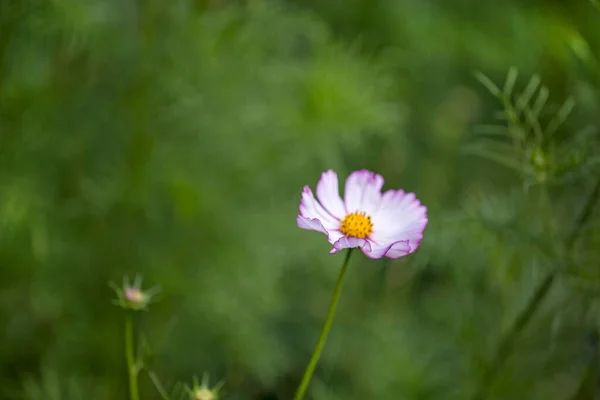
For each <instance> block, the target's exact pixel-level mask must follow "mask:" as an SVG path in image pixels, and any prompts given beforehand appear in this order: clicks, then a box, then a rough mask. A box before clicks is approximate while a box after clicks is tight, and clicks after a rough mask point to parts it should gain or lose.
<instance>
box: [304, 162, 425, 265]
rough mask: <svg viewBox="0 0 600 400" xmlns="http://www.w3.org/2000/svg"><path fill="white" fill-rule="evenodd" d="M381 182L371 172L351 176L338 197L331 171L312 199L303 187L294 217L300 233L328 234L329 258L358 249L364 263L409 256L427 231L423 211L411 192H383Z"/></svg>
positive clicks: (318, 185) (318, 186)
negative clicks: (303, 231) (303, 230)
mask: <svg viewBox="0 0 600 400" xmlns="http://www.w3.org/2000/svg"><path fill="white" fill-rule="evenodd" d="M382 187H383V177H381V175H378V174H375V173H373V172H371V171H367V170H360V171H355V172H353V173H351V174H350V176H348V179H346V186H345V190H344V199H343V200H342V198H341V197H340V194H339V187H338V177H337V174H336V173H335V172H334V171H331V170H329V171H327V172H324V173H323V174H322V175H321V180H319V182H318V183H317V198H318V201H317V198H315V196H314V195H313V192H312V190H311V189H310V187H308V186H305V187H304V191H303V192H302V200H301V201H300V215H298V216H297V217H296V222H297V223H298V226H299V227H300V228H302V229H309V230H314V231H317V232H322V233H324V234H326V235H327V239H328V241H329V243H331V244H332V245H333V249H331V251H330V253H332V254H333V253H337V252H338V251H340V250H342V249H345V248H353V247H360V249H361V250H362V252H363V253H364V254H365V255H366V256H367V257H369V258H381V257H384V256H385V257H389V258H400V257H402V256H405V255H407V254H410V253H412V252H414V251H415V250H416V249H417V247H419V243H420V242H421V239H422V238H423V231H424V230H425V227H426V226H427V208H426V207H425V206H423V205H422V204H421V202H420V201H419V200H418V199H417V198H416V196H415V194H414V193H405V192H404V191H403V190H388V191H387V192H384V193H382V192H381V188H382Z"/></svg>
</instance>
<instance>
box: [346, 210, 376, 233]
mask: <svg viewBox="0 0 600 400" xmlns="http://www.w3.org/2000/svg"><path fill="white" fill-rule="evenodd" d="M340 232H342V233H343V234H344V235H345V236H351V237H355V238H359V239H364V238H366V237H367V236H369V235H370V234H371V232H373V223H372V222H371V217H367V216H366V215H365V214H364V213H359V212H353V213H350V214H348V215H346V218H344V219H343V220H342V226H341V227H340Z"/></svg>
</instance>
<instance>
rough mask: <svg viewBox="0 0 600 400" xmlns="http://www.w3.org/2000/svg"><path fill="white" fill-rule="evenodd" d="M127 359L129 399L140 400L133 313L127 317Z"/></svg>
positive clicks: (129, 313)
mask: <svg viewBox="0 0 600 400" xmlns="http://www.w3.org/2000/svg"><path fill="white" fill-rule="evenodd" d="M125 357H126V359H127V373H128V374H129V399H130V400H139V399H140V393H139V390H138V371H137V365H136V362H135V350H134V340H133V315H132V313H131V312H128V313H127V316H126V317H125Z"/></svg>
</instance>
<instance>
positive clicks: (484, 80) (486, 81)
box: [474, 71, 502, 97]
mask: <svg viewBox="0 0 600 400" xmlns="http://www.w3.org/2000/svg"><path fill="white" fill-rule="evenodd" d="M474 75H475V79H477V80H478V81H479V82H480V83H481V84H482V85H483V86H485V87H486V89H487V90H488V91H489V92H490V93H491V94H492V95H493V96H494V97H500V96H502V91H501V90H500V88H499V87H498V86H496V84H495V83H494V82H492V80H491V79H490V78H488V77H487V76H485V75H484V74H483V73H481V72H479V71H476V72H475V74H474Z"/></svg>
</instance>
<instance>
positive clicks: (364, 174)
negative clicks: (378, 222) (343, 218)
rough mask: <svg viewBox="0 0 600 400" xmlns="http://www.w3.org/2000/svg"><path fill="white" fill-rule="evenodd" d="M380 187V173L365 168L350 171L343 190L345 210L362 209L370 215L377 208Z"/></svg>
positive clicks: (381, 180)
mask: <svg viewBox="0 0 600 400" xmlns="http://www.w3.org/2000/svg"><path fill="white" fill-rule="evenodd" d="M382 187H383V177H382V176H381V175H378V174H376V173H374V172H371V171H367V170H365V169H363V170H360V171H355V172H353V173H351V174H350V176H348V179H346V187H345V190H344V202H345V204H346V210H347V211H348V212H349V213H351V212H355V211H362V212H365V213H367V215H372V214H373V213H374V212H375V211H376V210H377V209H378V208H379V203H380V201H381V188H382Z"/></svg>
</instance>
